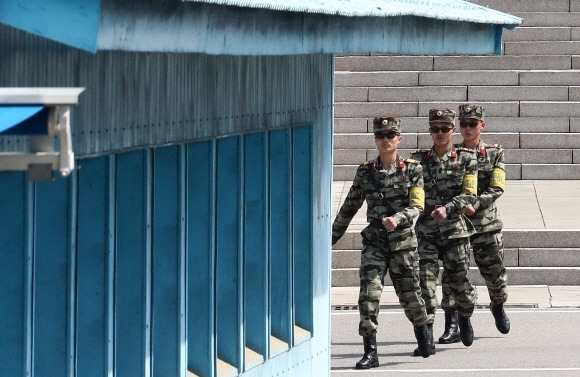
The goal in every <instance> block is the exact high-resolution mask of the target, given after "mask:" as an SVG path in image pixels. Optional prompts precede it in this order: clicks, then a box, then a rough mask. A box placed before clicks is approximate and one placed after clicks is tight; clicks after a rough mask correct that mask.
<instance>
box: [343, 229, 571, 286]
mask: <svg viewBox="0 0 580 377" xmlns="http://www.w3.org/2000/svg"><path fill="white" fill-rule="evenodd" d="M579 241H580V229H560V230H554V229H504V248H505V250H504V253H505V263H506V268H507V270H508V276H509V283H510V284H513V285H538V284H548V285H550V284H553V285H578V284H580V248H579V247H578V245H579V244H580V243H579ZM360 249H361V244H360V234H359V232H347V233H346V234H345V235H344V236H343V238H341V239H340V240H339V241H338V242H337V244H336V245H335V246H334V250H333V252H332V285H333V286H357V285H358V284H359V281H358V270H359V269H358V266H359V263H360ZM472 266H475V263H474V262H473V258H472ZM469 276H470V280H471V281H472V282H473V283H474V284H476V285H482V284H484V281H483V279H482V278H481V275H480V274H479V273H478V271H477V267H472V268H471V269H470V275H469ZM385 284H386V285H391V282H390V280H389V279H388V278H386V279H385Z"/></svg>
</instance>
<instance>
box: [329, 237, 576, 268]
mask: <svg viewBox="0 0 580 377" xmlns="http://www.w3.org/2000/svg"><path fill="white" fill-rule="evenodd" d="M503 235H504V248H506V249H510V248H511V249H513V248H525V249H531V248H533V249H575V248H578V245H580V229H514V228H506V229H504V231H503ZM360 248H361V239H360V233H359V232H358V231H347V232H346V233H345V234H344V236H343V237H342V238H341V239H340V240H339V241H338V242H337V243H336V245H334V247H333V249H334V250H360ZM579 266H580V264H579Z"/></svg>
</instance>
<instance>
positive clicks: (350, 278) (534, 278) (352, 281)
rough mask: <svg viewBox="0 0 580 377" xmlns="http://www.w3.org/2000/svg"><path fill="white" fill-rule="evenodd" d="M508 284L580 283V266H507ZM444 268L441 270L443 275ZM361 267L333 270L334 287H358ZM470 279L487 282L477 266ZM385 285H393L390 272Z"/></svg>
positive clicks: (471, 270) (477, 282)
mask: <svg viewBox="0 0 580 377" xmlns="http://www.w3.org/2000/svg"><path fill="white" fill-rule="evenodd" d="M506 270H507V275H508V284H513V285H544V284H545V285H580V267H506ZM441 272H442V270H440V275H441ZM358 273H359V269H358V268H351V269H337V270H332V278H331V279H332V280H331V281H332V286H333V287H356V286H358V285H359V277H358ZM469 280H470V281H471V283H472V284H474V285H484V284H485V282H484V280H483V278H482V277H481V275H480V274H479V271H478V269H477V267H471V268H470V269H469ZM384 284H385V285H392V282H391V279H390V278H389V276H388V274H387V276H385V280H384Z"/></svg>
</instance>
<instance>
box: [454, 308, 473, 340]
mask: <svg viewBox="0 0 580 377" xmlns="http://www.w3.org/2000/svg"><path fill="white" fill-rule="evenodd" d="M457 323H458V324H459V336H460V337H461V342H462V343H463V345H464V346H466V347H469V346H470V345H471V344H473V327H471V321H470V320H469V318H466V317H464V316H462V315H461V314H459V316H458V318H457Z"/></svg>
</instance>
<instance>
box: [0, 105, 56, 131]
mask: <svg viewBox="0 0 580 377" xmlns="http://www.w3.org/2000/svg"><path fill="white" fill-rule="evenodd" d="M49 111H50V109H49V108H48V107H45V106H39V105H21V106H14V105H10V106H6V105H0V135H47V134H48V113H49Z"/></svg>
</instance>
